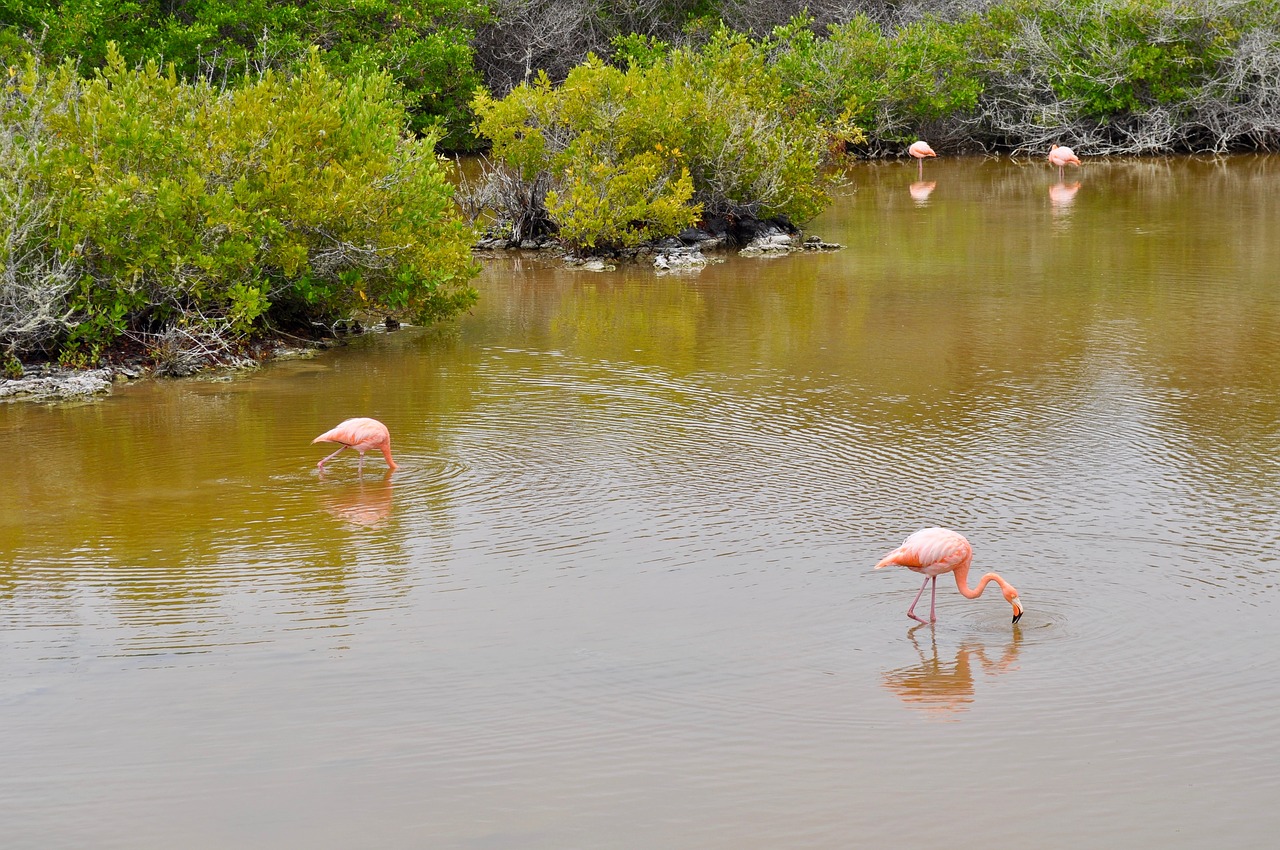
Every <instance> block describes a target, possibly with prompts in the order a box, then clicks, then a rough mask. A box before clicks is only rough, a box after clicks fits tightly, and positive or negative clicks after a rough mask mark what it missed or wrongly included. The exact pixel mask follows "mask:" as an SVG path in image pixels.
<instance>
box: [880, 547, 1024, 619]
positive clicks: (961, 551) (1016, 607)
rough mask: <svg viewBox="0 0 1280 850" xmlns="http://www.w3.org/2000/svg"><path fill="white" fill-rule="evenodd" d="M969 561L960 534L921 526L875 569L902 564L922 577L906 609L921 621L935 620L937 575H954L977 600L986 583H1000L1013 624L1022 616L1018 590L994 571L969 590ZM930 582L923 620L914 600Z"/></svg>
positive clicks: (970, 552) (969, 552)
mask: <svg viewBox="0 0 1280 850" xmlns="http://www.w3.org/2000/svg"><path fill="white" fill-rule="evenodd" d="M972 562H973V547H972V546H970V545H969V541H968V540H966V539H965V538H964V535H962V534H958V533H957V532H954V531H952V530H951V529H949V528H922V529H920V530H919V531H917V532H916V533H915V534H913V535H911V536H910V537H908V538H907V539H906V541H905V542H903V544H902V545H901V546H899V547H898V548H897V549H894V550H893V551H892V552H890V553H889V554H888V555H885V556H884V557H883V558H881V559H880V563H878V564H876V569H877V570H878V569H880V568H881V567H906V568H907V569H909V570H911V572H913V573H920V574H921V575H923V576H924V577H925V578H924V584H922V585H920V592H919V593H917V594H916V598H915V599H914V600H912V602H911V607H910V608H908V609H907V616H908V617H910V618H911V619H913V620H919V621H920V622H921V623H936V622H937V621H938V618H937V615H936V613H935V605H936V603H937V601H938V576H940V575H942V574H943V573H953V574H954V575H955V577H956V587H957V588H958V589H959V590H960V594H961V595H962V596H964V598H966V599H977V598H978V597H979V596H981V595H982V591H983V590H985V589H986V586H987V583H988V582H992V581H994V582H995V583H996V584H998V585H1000V590H1001V592H1003V594H1004V599H1005V601H1006V602H1008V603H1009V604H1010V605H1012V606H1013V622H1015V623H1016V622H1018V620H1020V619H1022V603H1021V602H1020V601H1018V591H1016V590H1014V589H1013V585H1011V584H1009V582H1007V581H1005V580H1004V579H1002V578H1000V576H998V575H996V574H995V573H987V574H986V575H984V576H983V577H982V580H981V581H979V582H978V587H977V589H975V590H970V589H969V565H970V564H971V563H972ZM930 581H932V582H933V594H932V596H931V597H930V599H929V619H927V620H923V619H921V618H919V617H917V616H916V603H917V602H919V601H920V597H921V595H922V594H923V593H924V588H925V585H926V584H928V583H929V582H930Z"/></svg>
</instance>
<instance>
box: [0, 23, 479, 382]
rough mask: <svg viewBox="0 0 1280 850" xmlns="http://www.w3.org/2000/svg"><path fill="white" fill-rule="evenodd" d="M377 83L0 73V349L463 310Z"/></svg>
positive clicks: (452, 260) (113, 64) (458, 266)
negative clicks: (221, 82)
mask: <svg viewBox="0 0 1280 850" xmlns="http://www.w3.org/2000/svg"><path fill="white" fill-rule="evenodd" d="M393 88H394V86H393V83H392V81H391V80H390V79H389V78H388V77H386V76H385V75H383V74H370V75H363V74H356V75H353V76H350V77H348V78H347V79H345V80H340V79H338V78H337V77H335V76H333V75H332V74H331V73H330V72H329V71H328V70H327V69H326V68H325V67H324V65H323V64H321V62H320V61H319V59H318V57H316V56H315V55H314V54H313V56H312V59H311V61H309V62H308V63H307V64H306V65H305V66H304V67H303V68H302V69H301V70H300V71H299V72H298V73H296V74H277V73H275V72H271V71H268V72H266V73H264V74H262V75H261V76H258V77H254V78H251V79H246V80H244V81H242V82H240V83H239V84H236V85H228V86H220V85H214V84H212V83H211V82H209V81H207V80H201V81H197V82H195V83H187V82H183V81H182V80H181V79H179V78H178V76H177V75H176V72H175V71H174V69H173V67H172V66H170V67H168V68H166V69H161V68H160V67H158V66H157V65H156V64H155V63H153V62H150V63H147V64H146V65H144V66H143V67H141V68H132V67H130V66H129V65H128V64H126V62H125V60H124V58H123V57H122V56H121V55H120V54H119V53H117V52H116V51H114V50H113V49H111V48H110V47H109V48H108V53H107V58H106V62H105V65H104V67H103V68H102V69H101V70H100V71H99V72H98V73H97V74H95V76H94V77H92V78H91V79H88V80H84V79H82V78H80V76H79V75H78V74H77V73H76V69H75V68H74V67H72V66H71V65H69V64H65V65H62V66H60V67H58V68H55V69H47V68H43V67H42V66H41V65H40V64H39V63H38V62H36V61H35V60H34V59H28V61H27V62H26V63H25V65H23V66H22V67H21V68H16V67H15V68H12V69H10V73H9V76H8V78H7V79H6V80H4V81H3V82H0V164H3V165H4V166H5V167H4V169H3V170H2V171H0V345H3V346H4V347H5V348H7V349H8V350H9V351H11V352H16V351H30V350H36V349H39V350H44V351H46V352H52V353H57V354H59V355H60V356H61V357H62V358H63V359H64V361H67V362H73V363H89V362H93V361H95V360H96V359H97V358H98V356H99V354H100V353H101V352H102V351H104V350H105V349H106V348H107V347H109V346H112V345H116V344H119V343H120V342H122V341H124V340H132V341H134V342H136V343H138V344H140V345H142V346H145V347H147V348H148V349H150V350H152V353H153V354H156V353H161V350H162V349H166V350H168V349H175V348H176V349H180V350H186V351H191V352H195V353H197V354H198V353H200V352H201V351H206V352H208V353H213V354H216V353H218V352H223V351H225V350H226V349H227V348H228V346H230V345H232V344H233V343H234V342H235V341H237V340H245V339H248V338H250V337H252V336H253V335H255V334H257V333H260V332H261V331H263V330H264V329H266V328H268V327H269V326H272V325H274V326H275V327H278V328H284V327H293V326H297V325H305V324H307V323H309V322H312V321H317V320H320V321H324V320H332V319H333V318H334V317H339V316H346V315H350V314H353V313H355V312H357V311H367V312H374V311H377V312H382V311H387V312H394V313H398V314H404V315H408V316H412V317H415V318H417V319H420V320H429V319H432V318H437V317H442V316H447V315H449V314H452V313H454V312H456V311H458V310H460V309H463V308H465V307H467V306H468V305H470V304H471V303H472V302H473V301H474V299H475V292H474V290H473V289H472V288H471V286H470V284H469V280H470V278H471V276H472V275H473V274H474V273H475V269H474V266H473V263H472V260H471V257H470V252H469V249H468V245H469V242H470V231H469V228H467V227H466V226H465V225H464V223H463V222H462V221H461V220H460V219H459V217H458V215H457V212H456V210H455V207H454V204H453V198H452V187H451V185H450V184H449V182H448V181H447V180H446V179H445V175H444V172H443V170H442V168H441V166H440V163H439V161H438V159H437V157H436V155H435V153H434V150H433V147H432V140H431V139H430V138H427V139H416V138H411V137H408V136H406V135H405V134H404V133H403V128H404V126H405V123H406V116H405V113H404V110H403V107H402V106H401V104H400V103H399V102H398V101H397V100H396V98H395V96H394V91H393Z"/></svg>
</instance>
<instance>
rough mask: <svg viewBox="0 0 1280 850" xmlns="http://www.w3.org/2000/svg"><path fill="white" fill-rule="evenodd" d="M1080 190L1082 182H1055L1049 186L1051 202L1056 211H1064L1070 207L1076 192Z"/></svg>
mask: <svg viewBox="0 0 1280 850" xmlns="http://www.w3.org/2000/svg"><path fill="white" fill-rule="evenodd" d="M1079 191H1080V184H1079V183H1078V182H1077V183H1055V184H1053V185H1052V186H1050V187H1049V204H1050V205H1051V206H1052V207H1053V210H1054V212H1064V211H1066V209H1067V208H1068V207H1070V206H1071V205H1072V204H1073V203H1074V202H1075V199H1076V192H1079Z"/></svg>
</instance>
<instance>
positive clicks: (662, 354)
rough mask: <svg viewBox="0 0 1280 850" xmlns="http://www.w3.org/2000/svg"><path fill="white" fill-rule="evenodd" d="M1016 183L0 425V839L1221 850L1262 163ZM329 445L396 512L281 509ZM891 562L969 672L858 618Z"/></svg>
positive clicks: (1250, 649) (557, 278)
mask: <svg viewBox="0 0 1280 850" xmlns="http://www.w3.org/2000/svg"><path fill="white" fill-rule="evenodd" d="M913 184H915V185H913ZM929 184H932V185H929ZM1057 184H1058V180H1057V175H1056V174H1054V173H1053V172H1052V171H1051V170H1050V169H1049V168H1048V167H1047V166H1044V165H1043V164H1042V163H1039V162H1037V163H1034V164H1032V163H1022V164H1016V163H1010V162H1008V161H980V160H938V161H931V162H929V163H927V164H926V168H925V181H924V185H919V181H917V180H916V168H915V165H914V163H912V164H890V165H879V166H865V167H860V168H857V169H855V170H853V171H851V172H850V174H849V186H848V187H847V191H846V192H845V194H844V195H843V196H842V197H841V199H840V200H839V201H838V203H837V204H836V205H835V206H834V207H833V208H832V209H831V210H830V211H829V212H828V213H827V214H825V215H824V216H823V217H822V218H821V219H819V220H818V221H816V222H814V223H813V227H812V229H813V230H814V231H815V232H817V233H819V234H821V235H822V236H823V237H825V238H827V239H828V240H833V241H838V242H841V243H844V244H846V245H847V246H848V247H847V248H846V250H844V251H842V252H839V253H835V254H826V255H805V256H793V257H788V258H784V259H777V260H759V259H743V258H738V257H732V258H730V259H729V261H728V262H726V263H723V264H719V265H715V266H712V267H710V268H708V269H706V270H705V271H703V272H701V273H700V274H676V275H666V276H659V275H655V274H654V273H653V272H652V271H650V270H646V269H643V268H626V269H623V270H622V271H619V272H616V273H612V274H603V275H601V274H592V273H589V272H582V271H568V270H563V269H557V268H548V267H547V266H546V265H544V264H542V263H540V262H537V261H534V260H531V259H524V260H521V259H512V260H495V261H491V262H488V263H487V264H486V269H485V272H484V275H483V277H482V278H481V280H480V282H479V286H480V288H481V290H482V293H483V298H482V301H481V303H480V305H479V306H478V307H477V308H476V309H475V311H474V313H473V314H472V315H470V316H469V317H467V318H465V319H464V320H463V321H461V322H459V323H458V324H457V326H456V327H454V328H451V329H448V330H445V331H442V332H441V331H433V332H425V331H421V330H405V331H401V332H398V333H395V334H390V335H379V336H377V337H375V338H368V339H365V340H361V341H359V342H357V343H356V344H354V345H352V346H350V347H347V348H345V349H341V350H337V351H333V352H330V353H326V354H324V355H322V356H320V357H318V358H316V359H315V360H312V361H305V362H295V363H280V364H276V365H274V366H271V367H269V368H266V369H263V370H261V371H260V372H258V373H255V374H253V375H251V376H249V377H246V378H243V379H237V380H234V381H229V382H226V381H180V382H150V383H143V384H140V385H136V386H130V387H126V388H124V389H122V390H119V391H117V392H116V393H115V394H114V395H113V396H112V397H110V398H108V399H106V400H104V401H101V402H98V403H92V404H85V405H63V406H52V407H50V406H38V405H30V404H28V405H21V404H16V405H15V404H9V405H3V406H0V438H3V440H4V443H5V445H6V447H7V448H6V452H5V459H4V462H3V475H2V476H0V479H2V483H0V487H2V491H0V492H3V501H2V502H0V670H2V671H3V672H2V673H0V764H2V765H3V766H4V770H3V771H0V833H2V834H3V840H2V842H0V843H3V845H4V846H5V847H10V848H62V847H68V848H70V847H75V848H80V847H95V848H171V847H185V848H224V847H238V848H244V847H262V848H281V847H307V848H330V847H332V848H338V847H378V848H397V847H406V848H408V847H414V848H417V847H433V848H435V847H439V848H499V847H501V848H522V849H523V848H548V850H551V848H556V849H557V850H560V848H655V847H683V848H735V850H736V849H737V848H780V847H787V848H798V847H812V848H828V847H830V848H835V847H886V846H899V845H907V844H912V845H920V844H925V845H933V846H943V845H945V846H948V847H960V848H983V847H990V846H1006V845H1008V846H1027V847H1039V848H1079V847H1117V846H1131V847H1161V848H1182V847H1185V848H1201V847H1208V846H1214V847H1232V848H1243V847H1264V846H1270V845H1271V843H1272V842H1273V841H1274V840H1275V834H1276V831H1277V829H1280V815H1277V813H1276V809H1275V806H1274V800H1275V797H1276V795H1277V793H1278V792H1280V752H1277V750H1278V749H1280V746H1278V745H1277V743H1276V742H1277V741H1280V713H1278V712H1277V710H1276V707H1275V706H1276V704H1277V699H1278V698H1280V677H1278V676H1277V674H1276V669H1277V664H1278V663H1280V617H1277V602H1278V596H1280V589H1278V587H1277V575H1278V572H1280V532H1278V529H1280V487H1278V486H1277V485H1280V214H1278V213H1280V161H1277V160H1276V159H1274V158H1254V157H1246V158H1233V159H1229V160H1214V161H1186V160H1176V161H1167V162H1166V161H1115V162H1108V163H1103V162H1087V163H1086V165H1085V167H1084V168H1083V169H1081V170H1080V171H1079V172H1078V173H1077V172H1075V171H1073V172H1071V173H1070V174H1069V175H1068V182H1067V183H1066V184H1062V185H1057ZM356 415H370V416H376V417H378V418H380V419H382V420H383V421H385V422H386V423H387V424H388V425H389V426H390V427H391V430H392V434H393V448H394V450H395V454H396V459H397V461H398V462H399V463H400V464H401V465H402V467H401V470H400V471H399V472H397V473H396V474H394V475H393V476H390V477H385V476H384V475H383V469H384V467H383V465H382V462H381V459H380V458H377V457H376V455H374V456H372V457H371V458H370V460H369V463H368V467H367V468H366V472H365V475H364V476H363V477H359V476H357V474H356V471H355V463H354V460H353V459H348V458H347V457H346V456H345V455H344V456H342V457H340V458H339V459H338V460H337V461H335V463H334V464H333V465H332V467H331V470H330V471H329V472H328V473H326V474H325V475H324V476H323V477H321V476H319V475H318V474H317V472H316V471H315V468H314V465H315V462H316V461H317V460H318V459H319V458H320V457H321V456H323V454H325V453H327V450H324V449H323V447H321V446H311V445H310V444H309V441H310V439H311V438H312V437H313V436H315V435H316V434H319V433H320V432H322V431H324V430H326V429H327V428H329V427H331V426H332V425H334V424H335V423H337V422H338V421H339V420H341V419H343V418H346V417H348V416H356ZM932 524H942V525H948V526H951V527H954V528H957V529H959V530H961V531H963V532H964V533H966V534H967V535H968V536H969V537H970V539H971V540H972V541H973V543H974V546H975V549H976V552H977V554H976V559H975V570H976V573H975V575H976V574H980V573H981V572H983V571H986V570H987V569H996V570H998V571H1000V572H1001V573H1002V574H1003V575H1004V576H1005V577H1006V578H1007V579H1009V580H1010V581H1011V582H1013V583H1014V584H1015V585H1016V586H1017V588H1018V589H1019V591H1020V593H1021V596H1022V599H1023V601H1024V603H1025V604H1026V606H1027V615H1026V617H1025V618H1024V619H1023V621H1022V623H1021V624H1020V626H1019V627H1017V628H1013V627H1011V626H1010V624H1009V610H1008V606H1007V605H1005V604H1004V603H1003V602H1002V601H1001V600H1000V598H999V595H998V594H996V593H989V594H988V595H985V596H984V597H983V598H982V599H979V600H976V601H968V600H965V599H962V598H961V597H960V596H959V595H958V594H957V593H956V592H955V589H954V586H953V585H951V584H949V583H946V581H945V580H944V581H943V582H940V583H939V584H940V591H939V620H940V621H939V623H938V625H937V626H936V628H932V629H931V628H929V627H913V625H912V623H911V622H910V621H908V620H907V619H906V618H905V616H904V612H905V610H906V607H907V605H908V604H909V603H910V601H911V598H912V596H913V595H914V594H915V591H916V589H917V588H918V586H919V582H918V581H917V580H916V577H915V576H914V575H912V574H909V573H906V572H905V571H890V570H881V571H872V570H871V566H872V565H873V564H874V563H875V561H876V559H877V558H878V557H879V556H880V555H881V554H882V553H883V552H884V551H886V550H888V549H890V548H892V547H893V546H895V545H897V544H898V543H899V542H900V541H901V539H902V538H903V537H905V536H906V535H907V534H908V533H910V532H911V531H912V530H914V529H916V528H918V527H921V526H925V525H932Z"/></svg>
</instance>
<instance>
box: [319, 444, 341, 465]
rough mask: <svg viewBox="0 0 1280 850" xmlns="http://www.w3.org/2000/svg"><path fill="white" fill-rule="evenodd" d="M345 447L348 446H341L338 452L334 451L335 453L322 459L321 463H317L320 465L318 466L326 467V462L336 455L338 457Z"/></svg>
mask: <svg viewBox="0 0 1280 850" xmlns="http://www.w3.org/2000/svg"><path fill="white" fill-rule="evenodd" d="M345 448H347V446H342V447H341V448H339V449H338V450H337V451H336V452H334V453H333V454H331V455H329V456H328V457H327V458H325V459H324V460H322V461H320V462H319V463H317V464H316V466H318V467H319V468H321V469H324V465H325V464H326V463H328V462H329V461H331V460H333V459H334V458H335V457H337V456H338V455H340V454H342V450H343V449H345Z"/></svg>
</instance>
